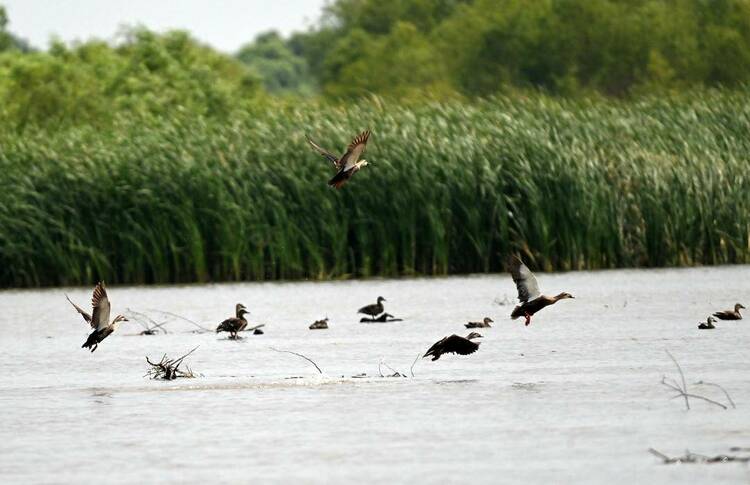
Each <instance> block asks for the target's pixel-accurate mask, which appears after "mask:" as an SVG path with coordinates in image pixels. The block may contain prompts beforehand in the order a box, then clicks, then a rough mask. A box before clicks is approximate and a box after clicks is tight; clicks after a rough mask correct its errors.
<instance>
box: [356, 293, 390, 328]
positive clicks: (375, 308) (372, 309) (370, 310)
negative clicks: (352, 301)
mask: <svg viewBox="0 0 750 485" xmlns="http://www.w3.org/2000/svg"><path fill="white" fill-rule="evenodd" d="M384 301H385V298H383V297H382V296H379V297H378V302H377V303H373V304H372V305H367V306H363V307H362V308H360V309H359V310H357V313H364V314H365V315H370V319H371V320H370V321H372V322H374V321H375V316H376V315H380V314H381V313H383V311H384V310H385V307H383V303H382V302H384Z"/></svg>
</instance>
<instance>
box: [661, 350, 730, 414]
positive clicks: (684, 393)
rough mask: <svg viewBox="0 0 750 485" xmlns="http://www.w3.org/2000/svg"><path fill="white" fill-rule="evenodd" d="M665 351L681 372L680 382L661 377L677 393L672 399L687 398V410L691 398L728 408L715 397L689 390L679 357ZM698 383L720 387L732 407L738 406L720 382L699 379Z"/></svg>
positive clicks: (663, 382)
mask: <svg viewBox="0 0 750 485" xmlns="http://www.w3.org/2000/svg"><path fill="white" fill-rule="evenodd" d="M665 352H666V353H667V355H668V356H669V358H670V359H672V362H674V365H675V367H677V371H678V372H679V374H680V382H677V380H676V379H672V378H670V379H667V376H662V378H661V383H662V385H664V386H666V387H668V388H669V389H672V390H673V391H675V392H676V393H677V394H676V395H675V396H673V397H672V399H676V398H679V397H681V398H683V399H684V400H685V409H687V410H690V398H693V399H700V400H702V401H706V402H708V403H711V404H714V405H716V406H719V407H720V408H722V409H728V408H727V406H725V405H724V404H722V403H720V402H717V401H714V400H713V399H709V398H707V397H705V396H701V395H699V394H694V393H691V392H688V388H687V381H686V380H685V374H684V373H683V372H682V367H680V364H679V363H678V362H677V359H675V358H674V356H673V355H672V354H671V352H669V350H666V351H665ZM698 383H699V384H703V385H712V386H716V387H718V388H720V389H721V390H722V391H724V394H725V395H726V397H727V399H728V400H729V402H730V404H731V405H732V407H733V408H736V406H735V405H734V401H733V400H732V398H731V397H730V396H729V393H728V392H727V391H726V390H725V389H724V388H723V387H721V386H719V385H718V384H712V383H704V382H703V381H698Z"/></svg>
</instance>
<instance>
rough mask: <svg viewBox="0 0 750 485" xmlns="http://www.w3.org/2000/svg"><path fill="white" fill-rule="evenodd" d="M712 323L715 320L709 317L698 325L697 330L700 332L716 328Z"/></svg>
mask: <svg viewBox="0 0 750 485" xmlns="http://www.w3.org/2000/svg"><path fill="white" fill-rule="evenodd" d="M714 322H716V319H715V318H714V317H712V316H710V315H709V317H708V318H707V319H706V321H705V322H700V323H698V328H700V329H701V330H712V329H714V328H716V326H715V325H714Z"/></svg>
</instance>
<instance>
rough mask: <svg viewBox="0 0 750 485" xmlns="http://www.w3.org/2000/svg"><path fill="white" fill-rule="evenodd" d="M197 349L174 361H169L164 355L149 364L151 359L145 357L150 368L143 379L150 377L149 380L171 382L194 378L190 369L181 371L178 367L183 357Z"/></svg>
mask: <svg viewBox="0 0 750 485" xmlns="http://www.w3.org/2000/svg"><path fill="white" fill-rule="evenodd" d="M197 348H198V347H195V348H194V349H193V350H191V351H190V352H188V353H187V354H185V355H183V356H181V357H178V358H176V359H169V358H167V354H164V355H163V356H162V358H161V360H160V361H159V362H151V359H149V358H148V356H146V362H147V363H148V364H149V365H150V366H151V368H150V369H149V370H148V372H146V375H145V376H144V377H147V376H148V377H151V379H164V380H166V381H171V380H174V379H177V378H178V377H189V378H192V377H195V374H193V371H192V370H190V367H187V366H185V367H186V369H187V370H184V371H183V370H180V365H181V364H182V361H183V360H185V357H187V356H188V355H190V354H192V353H193V352H195V350H196V349H197Z"/></svg>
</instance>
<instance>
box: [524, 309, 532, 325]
mask: <svg viewBox="0 0 750 485" xmlns="http://www.w3.org/2000/svg"><path fill="white" fill-rule="evenodd" d="M525 315H526V323H525V325H526V326H527V327H528V326H529V324H530V323H531V315H529V312H526V314H525Z"/></svg>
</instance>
